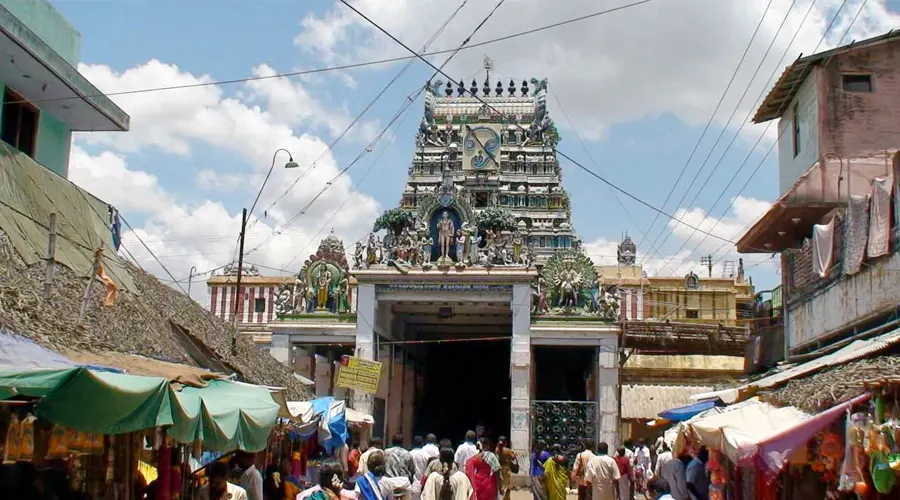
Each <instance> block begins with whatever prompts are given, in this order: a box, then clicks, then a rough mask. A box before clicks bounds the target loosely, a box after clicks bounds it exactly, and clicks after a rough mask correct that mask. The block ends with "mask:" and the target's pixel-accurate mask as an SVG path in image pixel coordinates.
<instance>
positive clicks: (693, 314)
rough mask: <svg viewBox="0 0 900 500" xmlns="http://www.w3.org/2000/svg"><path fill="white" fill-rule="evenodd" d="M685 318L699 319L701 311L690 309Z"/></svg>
mask: <svg viewBox="0 0 900 500" xmlns="http://www.w3.org/2000/svg"><path fill="white" fill-rule="evenodd" d="M684 313H685V317H686V318H687V319H698V318H700V311H698V310H696V309H688V310H686V311H685V312H684Z"/></svg>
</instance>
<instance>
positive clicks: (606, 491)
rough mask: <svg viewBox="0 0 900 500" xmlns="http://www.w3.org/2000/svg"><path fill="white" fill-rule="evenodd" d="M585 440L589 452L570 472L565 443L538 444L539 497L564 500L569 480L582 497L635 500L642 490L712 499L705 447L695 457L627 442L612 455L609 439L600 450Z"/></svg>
mask: <svg viewBox="0 0 900 500" xmlns="http://www.w3.org/2000/svg"><path fill="white" fill-rule="evenodd" d="M583 443H584V451H582V452H581V453H579V454H578V455H577V456H576V457H575V461H574V464H572V468H571V469H572V472H571V475H569V474H568V470H569V457H568V456H567V455H566V454H565V453H563V450H562V447H561V446H559V445H554V446H553V447H552V448H551V450H550V451H547V450H546V449H545V446H544V445H543V443H537V444H536V445H535V450H534V452H533V453H532V455H531V467H530V472H531V481H532V492H533V495H534V500H565V499H566V494H567V491H568V487H569V485H570V484H574V485H575V487H576V488H577V492H578V500H634V499H635V498H636V495H637V494H642V495H645V496H646V498H649V499H661V500H708V498H709V497H708V495H709V493H708V490H709V476H708V474H707V471H706V462H707V461H708V460H709V452H708V451H707V450H706V449H705V448H700V449H699V450H698V452H697V454H696V456H692V455H689V454H687V453H684V454H682V455H680V456H678V457H673V455H672V451H671V450H670V449H669V446H668V445H667V444H666V443H665V442H659V443H658V444H657V446H656V450H655V451H651V449H650V447H648V446H647V445H646V443H645V442H644V441H638V442H637V444H636V445H635V444H632V443H631V442H630V441H626V442H625V446H622V447H620V448H619V449H617V450H616V452H615V456H614V457H611V456H610V450H609V445H608V444H607V443H600V444H598V445H597V446H596V448H595V446H594V442H593V441H592V440H589V439H586V440H584V441H583ZM570 480H571V481H570Z"/></svg>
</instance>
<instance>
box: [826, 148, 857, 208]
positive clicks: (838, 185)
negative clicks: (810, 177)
mask: <svg viewBox="0 0 900 500" xmlns="http://www.w3.org/2000/svg"><path fill="white" fill-rule="evenodd" d="M829 156H833V157H835V158H837V159H838V161H839V162H841V168H840V170H838V182H837V195H838V200H840V199H841V181H842V180H844V159H843V158H841V157H840V156H839V155H838V154H837V153H825V154H823V155H822V160H823V162H824V160H825V159H826V158H828V157H829ZM822 170H823V172H822V174H823V175H822V184H823V186H822V187H823V188H824V187H825V186H824V184H825V182H824V181H825V178H824V173H825V172H824V170H825V169H824V168H823V169H822ZM850 193H851V191H850V161H849V160H848V161H847V201H848V202H849V201H850ZM822 197H823V198H824V197H825V190H824V189H822ZM822 201H824V200H822Z"/></svg>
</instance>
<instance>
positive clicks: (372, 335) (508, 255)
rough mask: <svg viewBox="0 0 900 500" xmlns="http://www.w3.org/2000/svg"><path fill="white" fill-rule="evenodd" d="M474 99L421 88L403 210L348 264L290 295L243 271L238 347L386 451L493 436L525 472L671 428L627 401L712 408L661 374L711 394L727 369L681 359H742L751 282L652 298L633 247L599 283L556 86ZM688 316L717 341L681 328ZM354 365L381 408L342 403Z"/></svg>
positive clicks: (499, 88) (213, 299)
mask: <svg viewBox="0 0 900 500" xmlns="http://www.w3.org/2000/svg"><path fill="white" fill-rule="evenodd" d="M468 90H469V91H472V92H477V93H479V94H480V96H481V97H480V98H479V99H476V98H474V97H471V94H469V93H468V92H467V89H463V88H453V86H452V85H445V84H443V83H442V82H434V83H433V84H431V85H429V86H428V87H427V88H426V89H425V109H424V114H423V117H422V121H421V124H420V125H419V127H418V132H417V134H416V148H415V152H414V154H413V159H412V163H411V165H410V167H409V172H408V177H407V180H406V184H405V186H403V187H402V194H401V196H400V201H399V204H398V205H397V206H396V207H394V208H391V209H389V210H387V211H385V212H384V213H383V214H382V215H381V216H380V217H379V218H378V219H377V220H375V221H373V227H372V233H371V234H368V235H366V236H365V237H364V238H362V239H361V240H360V241H359V242H356V243H351V244H350V245H349V249H348V247H347V245H345V244H344V242H342V241H340V240H339V239H338V238H337V237H335V236H334V235H331V236H328V237H327V238H325V239H324V240H323V241H322V242H321V244H320V246H319V248H318V249H317V251H316V252H315V253H314V254H313V255H310V256H309V258H308V259H307V260H306V262H305V263H304V264H303V267H302V269H301V270H300V272H299V274H298V275H297V276H294V277H287V278H286V277H281V276H278V277H265V276H259V274H258V272H253V271H254V270H253V269H250V270H247V269H245V277H244V280H243V282H242V296H241V298H240V300H238V301H237V303H238V304H240V305H239V306H238V308H237V312H238V318H236V319H237V323H238V325H239V328H240V330H241V332H243V333H244V334H247V335H251V336H252V337H253V338H254V340H255V341H256V342H257V343H258V345H260V346H261V347H264V348H268V349H270V352H271V353H272V355H273V356H275V357H276V358H277V359H278V360H280V361H282V362H283V363H285V364H287V365H289V366H290V367H291V368H292V369H293V371H294V373H295V374H297V376H298V377H300V378H303V379H308V380H306V381H307V383H309V384H311V385H313V386H314V387H313V389H314V391H315V393H316V394H317V395H319V396H325V395H333V396H335V397H336V398H344V399H347V400H348V401H349V402H350V404H351V406H352V407H354V408H355V409H357V410H362V411H364V412H366V413H368V414H371V415H373V416H374V418H375V427H374V428H375V433H376V434H377V435H383V436H390V435H393V434H396V433H400V434H402V435H404V436H405V438H406V440H407V443H409V442H411V440H412V437H413V436H414V435H416V434H424V433H434V434H437V435H438V436H441V437H448V438H451V439H453V440H454V441H458V440H460V439H462V437H463V436H464V433H465V431H466V430H468V429H484V430H485V431H486V432H490V433H492V434H493V435H494V436H497V435H506V436H509V438H510V440H511V444H512V447H513V449H515V450H516V451H517V452H519V453H521V454H522V455H523V459H524V458H525V456H527V453H528V452H529V449H530V447H531V445H532V444H533V443H534V442H535V441H543V442H545V443H554V444H555V443H559V444H561V445H563V446H564V447H566V448H567V449H568V451H569V452H570V453H575V452H577V451H579V450H580V449H581V441H582V440H583V439H585V438H594V439H597V440H600V441H606V442H608V443H610V444H611V445H615V444H617V443H619V442H620V441H621V439H622V438H623V436H622V435H620V433H621V432H625V433H626V434H630V435H635V434H636V433H639V432H640V430H641V429H646V426H642V424H636V425H632V424H631V423H630V422H639V421H643V422H646V420H647V419H652V418H655V412H657V411H660V409H657V408H655V407H654V406H653V405H650V406H647V404H645V403H646V402H645V401H643V400H644V399H647V398H642V399H641V401H637V404H638V406H637V407H635V406H634V405H633V404H632V403H629V401H631V399H634V398H633V394H632V393H634V394H638V395H639V394H645V393H646V392H647V391H648V390H649V391H650V392H653V393H663V392H664V393H666V394H673V395H675V396H676V398H675V399H672V398H670V399H666V400H665V401H660V403H659V404H667V403H672V404H673V405H674V404H677V402H678V401H680V400H677V398H682V399H684V398H687V395H688V394H690V392H689V390H690V389H697V388H696V387H687V388H682V387H674V386H667V388H666V390H665V391H663V392H660V391H659V390H658V388H655V387H656V386H655V385H652V384H659V383H660V382H659V381H658V380H659V379H646V380H645V378H646V376H647V375H646V374H648V373H651V372H652V373H656V372H659V373H663V372H665V373H667V374H668V377H669V378H665V377H663V380H664V382H663V383H665V384H670V385H671V384H677V383H679V382H678V381H673V380H669V379H671V378H672V376H671V375H672V374H673V373H674V374H678V375H679V376H684V377H687V378H686V379H685V380H687V381H688V385H692V386H696V385H700V382H696V383H695V382H692V380H694V378H696V377H694V375H696V374H698V373H699V372H697V369H696V368H697V367H702V366H709V367H714V369H719V368H715V367H721V366H725V365H724V364H723V363H722V361H721V359H717V360H716V361H715V362H709V361H708V360H707V362H704V363H699V364H698V363H695V362H694V361H691V360H690V359H688V358H690V356H668V354H672V353H676V354H679V355H682V354H709V353H711V349H716V350H717V352H713V354H716V353H718V354H727V355H730V356H742V355H743V349H744V347H745V345H746V328H738V327H734V326H732V325H734V324H735V318H736V311H735V303H736V299H737V300H738V301H740V300H744V301H746V300H752V294H751V292H750V291H751V287H750V286H749V285H746V284H745V282H744V281H743V277H742V273H740V276H739V277H738V278H723V279H719V278H713V277H712V276H710V277H703V278H701V279H698V277H697V276H696V275H693V274H692V275H689V276H686V277H685V278H678V277H672V278H668V277H667V278H653V280H654V281H655V285H654V286H653V287H650V286H649V283H650V281H649V280H648V278H647V277H646V275H644V274H643V273H642V270H641V267H640V266H639V265H637V264H636V255H637V248H636V245H635V244H634V242H633V241H632V240H631V239H630V238H628V237H627V236H626V237H625V238H624V240H623V242H622V244H621V245H620V246H619V249H618V264H617V265H615V266H595V265H594V263H593V262H591V259H590V258H588V257H587V256H586V255H585V254H584V253H583V252H582V248H581V240H580V239H579V238H578V236H577V235H576V233H575V230H574V228H573V227H572V223H571V211H570V203H569V196H568V194H567V193H566V191H565V189H564V188H563V184H562V170H561V169H560V165H559V162H558V161H557V155H556V146H557V143H558V142H559V140H560V137H559V133H558V131H557V129H556V126H555V125H554V122H553V119H552V118H551V117H550V113H549V111H548V109H547V90H548V85H547V81H546V80H537V79H532V80H531V81H530V82H521V83H518V84H517V83H516V82H508V84H504V82H497V83H496V86H491V85H490V84H489V82H485V84H484V86H483V87H482V88H481V89H479V88H478V85H477V84H476V82H472V87H471V88H469V89H468ZM482 100H483V101H484V102H482ZM485 102H486V103H487V104H485ZM347 250H349V252H348V251H347ZM234 271H235V269H232V270H227V272H225V273H223V275H220V276H216V277H213V278H211V279H210V280H209V282H208V284H209V287H210V310H211V311H212V313H214V314H217V315H219V316H220V317H222V318H223V319H225V320H231V319H232V312H233V311H234V309H233V308H232V303H233V302H232V301H233V298H234V293H235V288H234V277H233V276H231V275H230V274H233V273H234ZM248 271H250V272H249V273H248ZM247 274H249V275H247ZM650 297H656V298H655V299H651V298H650ZM695 303H696V305H694V304H695ZM653 317H655V318H663V319H662V320H657V321H655V322H654V321H653V320H650V321H647V318H653ZM682 317H687V318H700V319H699V320H697V321H699V322H705V323H699V324H691V325H686V326H685V325H681V326H679V325H678V324H676V323H675V321H677V320H679V319H680V318H682ZM634 320H637V321H634ZM670 320H671V321H672V323H671V324H670ZM626 334H627V337H623V336H625V335H626ZM622 338H625V339H626V340H625V341H624V342H627V344H628V346H627V347H628V348H629V349H623V347H624V346H623V345H621V344H622V342H623V341H622V340H620V339H622ZM633 348H638V349H641V353H642V354H643V353H654V354H657V355H656V356H646V355H643V356H641V355H638V356H629V355H628V354H632V353H633V351H631V349H633ZM660 354H662V355H660ZM344 355H355V356H358V357H362V358H366V359H371V360H376V361H379V362H380V363H381V366H382V370H381V379H380V382H379V384H378V389H377V392H376V393H375V394H367V393H361V392H357V393H353V392H354V391H349V390H346V389H343V388H341V387H338V386H337V381H336V379H337V377H336V374H337V371H338V365H339V363H340V360H341V358H342V356H344ZM650 358H656V359H655V361H654V360H653V359H650ZM735 359H737V360H738V361H740V362H741V363H742V358H735ZM629 360H630V361H629ZM649 361H654V362H656V363H658V362H660V361H664V362H666V363H669V364H668V365H666V367H663V366H662V365H660V367H658V368H659V370H656V371H654V368H653V365H652V364H648V362H649ZM676 362H678V363H681V364H680V365H677V363H676ZM629 363H631V364H634V366H635V367H640V369H639V370H636V371H635V369H632V368H629ZM672 363H676V364H672ZM691 363H693V364H691ZM676 365H677V366H676ZM629 370H631V371H629ZM729 373H730V372H729ZM699 375H702V377H706V378H708V377H707V376H706V375H704V374H702V373H700V374H699ZM692 377H693V378H692ZM702 377H701V378H702ZM620 378H621V380H623V381H625V382H624V383H625V384H626V387H622V386H621V385H620V383H619V382H620ZM647 384H651V385H647ZM623 391H624V392H623ZM666 391H668V392H666ZM629 398H631V399H629ZM620 399H621V401H623V402H624V403H623V405H620ZM650 399H653V398H650ZM625 403H627V404H625ZM657 406H658V405H657ZM662 409H665V408H662ZM626 413H627V414H626ZM635 419H637V420H635ZM620 424H621V425H620ZM625 437H627V436H625ZM521 463H527V461H523V462H521Z"/></svg>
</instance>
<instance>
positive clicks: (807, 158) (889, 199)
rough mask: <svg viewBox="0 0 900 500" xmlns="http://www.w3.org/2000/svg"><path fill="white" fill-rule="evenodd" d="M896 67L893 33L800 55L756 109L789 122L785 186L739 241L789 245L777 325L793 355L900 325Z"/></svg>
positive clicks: (747, 246)
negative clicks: (780, 321) (899, 306)
mask: <svg viewBox="0 0 900 500" xmlns="http://www.w3.org/2000/svg"><path fill="white" fill-rule="evenodd" d="M898 78H900V34H897V33H893V32H891V33H888V34H886V35H882V36H878V37H875V38H872V39H869V40H864V41H861V42H857V43H854V44H852V45H847V46H843V47H839V48H836V49H833V50H830V51H827V52H823V53H820V54H815V55H812V56H808V57H805V58H801V59H799V60H797V61H796V62H794V64H792V65H791V66H790V67H789V68H788V69H787V70H786V71H785V72H784V74H783V75H782V77H781V79H780V80H779V82H778V83H777V84H776V86H775V88H774V89H773V90H772V91H771V92H770V94H769V96H768V97H767V98H766V100H765V101H764V102H763V104H762V105H761V106H760V108H759V110H758V112H757V114H756V117H755V121H756V122H762V121H766V120H772V119H776V118H777V119H779V120H780V121H779V130H786V131H788V132H790V131H793V132H792V133H786V134H782V135H781V136H780V138H779V151H780V153H781V154H780V157H779V176H780V179H781V181H780V184H781V187H782V196H781V198H780V199H779V200H778V201H776V202H775V203H774V204H773V206H772V208H771V209H770V210H769V211H768V212H767V213H766V214H764V215H763V216H762V218H761V219H760V220H759V221H758V222H757V223H756V224H755V225H754V226H752V227H751V228H750V229H749V230H748V231H747V232H746V234H744V236H743V237H742V238H741V239H740V241H739V242H738V245H737V248H738V251H739V252H742V253H780V254H781V270H782V271H781V277H782V287H781V289H780V290H777V291H778V296H777V297H774V296H773V298H772V300H773V302H777V303H778V304H777V305H778V310H779V312H780V314H782V315H783V325H780V324H778V323H773V325H771V326H773V327H776V328H777V327H781V328H783V337H784V343H783V350H782V352H781V355H782V356H783V357H784V358H786V359H787V360H788V361H799V360H808V359H812V358H815V357H818V356H820V355H823V354H827V353H829V352H832V351H834V350H835V349H837V348H839V347H842V346H844V345H846V344H847V343H849V342H850V340H851V339H864V338H868V337H873V336H876V335H880V334H884V333H885V332H888V331H889V330H892V329H893V328H895V327H896V326H897V324H898V321H897V320H896V319H895V317H896V313H895V310H896V305H897V302H898V300H900V273H897V272H893V271H895V270H896V269H898V264H900V257H898V256H897V254H896V251H897V249H898V248H900V247H898V230H897V221H898V220H900V218H898V217H897V212H896V210H897V209H898V207H900V203H898V202H897V201H898V198H897V197H898V196H900V190H898V189H897V179H898V162H897V156H896V154H895V152H896V150H897V149H898V147H900V125H898V124H897V123H896V110H897V106H896V103H897V102H898V99H900V85H898V81H900V80H898ZM892 210H893V211H894V214H893V215H892V213H891V212H892ZM892 220H893V222H892ZM777 333H778V332H772V335H777ZM759 343H760V345H771V343H766V342H765V339H761V340H760V341H759ZM772 347H775V346H772ZM759 357H760V359H761V358H762V357H763V355H762V353H760V356H759ZM776 359H777V358H776ZM770 361H771V356H770Z"/></svg>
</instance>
